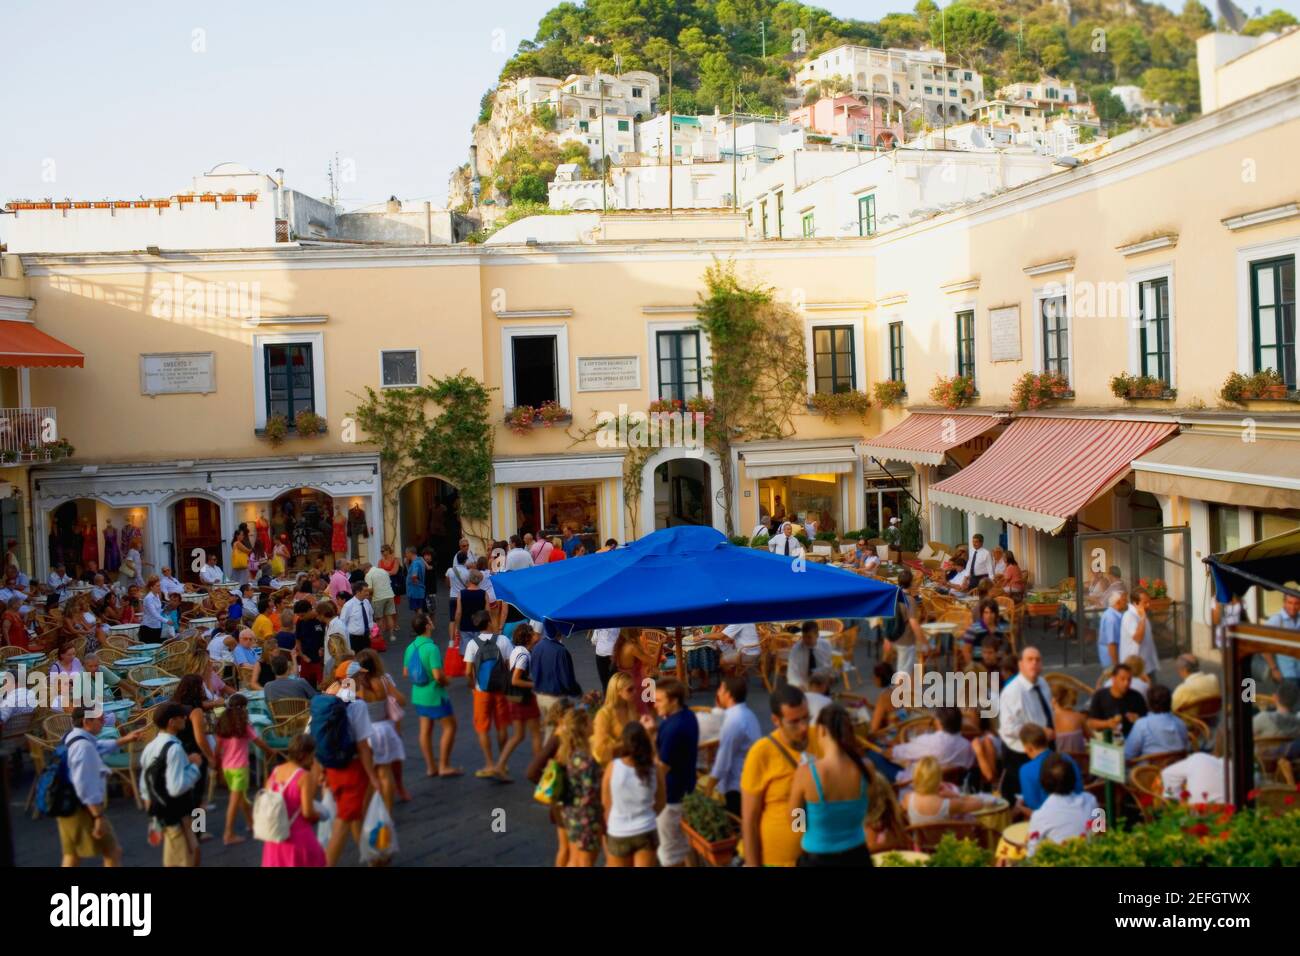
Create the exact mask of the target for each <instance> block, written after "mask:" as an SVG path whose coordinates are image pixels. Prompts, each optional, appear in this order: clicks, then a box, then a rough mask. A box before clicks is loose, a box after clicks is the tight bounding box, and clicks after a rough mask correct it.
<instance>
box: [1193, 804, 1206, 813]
mask: <svg viewBox="0 0 1300 956" xmlns="http://www.w3.org/2000/svg"><path fill="white" fill-rule="evenodd" d="M1205 807H1206V804H1204V803H1198V804H1196V806H1194V807H1192V809H1193V810H1195V811H1196V812H1197V813H1204V812H1205Z"/></svg>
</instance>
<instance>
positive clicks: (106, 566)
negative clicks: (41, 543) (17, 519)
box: [46, 498, 155, 577]
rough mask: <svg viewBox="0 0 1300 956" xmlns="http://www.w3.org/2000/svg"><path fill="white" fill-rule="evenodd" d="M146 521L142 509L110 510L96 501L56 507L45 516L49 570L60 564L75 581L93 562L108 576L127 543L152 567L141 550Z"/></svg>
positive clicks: (152, 560)
mask: <svg viewBox="0 0 1300 956" xmlns="http://www.w3.org/2000/svg"><path fill="white" fill-rule="evenodd" d="M147 517H148V512H147V509H146V508H145V507H143V506H130V507H114V506H112V505H109V504H107V503H105V502H103V501H100V500H99V499H98V498H74V499H72V500H70V501H65V502H63V503H61V504H59V505H56V506H55V507H54V508H52V509H51V510H50V511H49V512H48V513H47V516H46V529H47V533H48V538H47V541H46V549H47V550H46V556H47V557H48V559H49V566H50V567H51V568H53V567H54V565H56V564H60V563H61V564H63V565H64V566H65V568H66V569H67V573H68V574H70V575H72V576H74V577H77V576H80V575H81V574H82V573H84V572H85V571H86V569H87V567H88V566H89V564H90V562H91V561H94V562H95V564H96V565H97V566H98V568H99V569H100V570H103V571H107V572H108V573H109V574H110V575H111V574H113V573H115V572H116V571H117V569H118V568H119V567H120V566H121V563H122V561H121V556H122V555H123V554H125V553H126V551H127V548H128V546H129V545H130V544H131V543H134V544H135V546H136V547H137V548H139V550H140V554H141V556H142V558H143V560H144V561H145V562H147V563H150V564H152V563H155V559H154V558H152V557H150V555H149V553H148V549H147V548H146V546H145V540H146V539H145V535H146V532H147V530H148V529H147V528H146V524H147Z"/></svg>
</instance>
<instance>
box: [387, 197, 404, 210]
mask: <svg viewBox="0 0 1300 956" xmlns="http://www.w3.org/2000/svg"><path fill="white" fill-rule="evenodd" d="M387 206H388V211H389V212H401V211H402V201H401V200H400V199H398V198H397V197H396V196H389V197H388V203H387Z"/></svg>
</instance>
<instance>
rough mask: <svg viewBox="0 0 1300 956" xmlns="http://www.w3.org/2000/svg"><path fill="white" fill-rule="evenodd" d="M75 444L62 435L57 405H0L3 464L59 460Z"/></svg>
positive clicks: (1, 458)
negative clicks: (23, 406)
mask: <svg viewBox="0 0 1300 956" xmlns="http://www.w3.org/2000/svg"><path fill="white" fill-rule="evenodd" d="M71 454H72V446H71V445H69V444H68V442H67V440H66V439H63V438H61V437H60V436H59V426H58V417H57V415H56V414H55V411H54V406H52V405H38V406H35V407H32V408H0V464H17V463H20V462H29V461H59V460H60V459H63V458H67V457H69V456H70V455H71Z"/></svg>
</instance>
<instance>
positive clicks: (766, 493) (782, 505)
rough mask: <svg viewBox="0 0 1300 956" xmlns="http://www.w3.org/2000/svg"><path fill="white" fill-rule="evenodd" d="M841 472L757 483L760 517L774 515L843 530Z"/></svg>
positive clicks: (822, 528)
mask: <svg viewBox="0 0 1300 956" xmlns="http://www.w3.org/2000/svg"><path fill="white" fill-rule="evenodd" d="M840 477H841V476H840V475H833V474H810V475H788V476H786V477H783V478H764V479H761V480H760V481H759V482H758V504H759V514H760V515H761V516H764V517H766V516H768V515H770V516H772V517H773V518H777V519H786V520H790V521H796V522H798V523H800V524H804V525H805V526H806V523H807V522H808V521H809V520H812V521H815V522H816V523H817V530H818V531H819V532H821V531H840V530H841V529H842V528H843V525H842V524H841V523H840V520H841V518H842V515H841V513H840V482H839V479H840Z"/></svg>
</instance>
